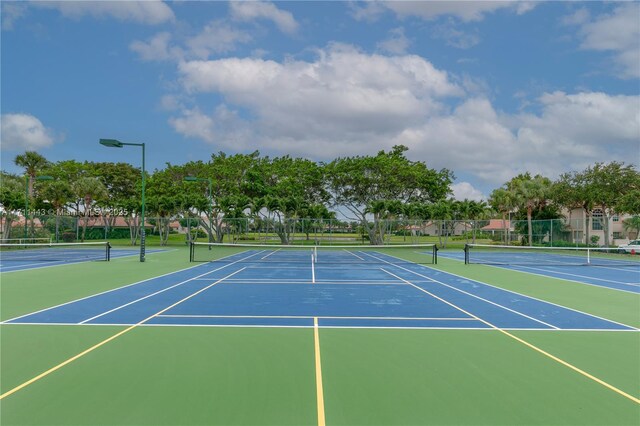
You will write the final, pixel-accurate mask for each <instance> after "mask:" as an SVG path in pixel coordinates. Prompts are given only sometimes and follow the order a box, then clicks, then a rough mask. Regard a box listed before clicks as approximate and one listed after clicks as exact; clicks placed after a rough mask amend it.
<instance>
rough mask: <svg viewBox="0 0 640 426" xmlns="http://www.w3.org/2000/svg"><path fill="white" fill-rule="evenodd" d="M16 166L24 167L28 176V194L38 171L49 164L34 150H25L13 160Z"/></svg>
mask: <svg viewBox="0 0 640 426" xmlns="http://www.w3.org/2000/svg"><path fill="white" fill-rule="evenodd" d="M13 162H14V163H15V165H16V166H20V167H24V171H25V174H26V175H27V176H29V194H33V182H34V180H35V179H34V178H35V177H36V175H37V174H38V172H39V171H40V170H42V169H44V168H45V167H47V166H48V165H49V161H48V160H47V159H46V158H44V157H43V156H42V155H40V154H38V153H37V152H35V151H26V152H25V153H24V154H20V155H18V156H16V158H15V159H14V160H13Z"/></svg>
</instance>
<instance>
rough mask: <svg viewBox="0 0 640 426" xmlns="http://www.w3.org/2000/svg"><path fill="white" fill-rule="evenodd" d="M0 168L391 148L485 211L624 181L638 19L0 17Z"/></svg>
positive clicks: (74, 6)
mask: <svg viewBox="0 0 640 426" xmlns="http://www.w3.org/2000/svg"><path fill="white" fill-rule="evenodd" d="M0 6H1V8H2V9H1V25H2V31H1V74H0V78H1V82H0V83H1V89H2V90H1V98H0V109H1V114H2V126H1V136H0V137H1V139H0V141H1V144H0V146H1V150H0V163H1V167H2V169H3V170H4V171H7V172H11V173H22V170H21V169H20V168H18V167H17V166H15V165H14V163H13V160H14V158H15V156H16V155H18V154H21V153H24V152H25V151H27V150H33V151H37V152H39V153H40V154H42V155H43V156H45V157H46V158H47V159H48V160H51V161H60V160H68V159H75V160H78V161H85V160H86V161H113V162H130V163H131V164H133V165H135V166H137V167H139V166H140V160H141V155H140V151H139V149H138V148H136V147H125V148H124V149H110V148H107V147H104V146H102V145H99V144H98V140H99V139H100V138H113V139H118V140H120V141H123V142H130V143H142V142H144V143H145V146H146V163H147V164H146V168H147V170H150V171H152V170H153V169H155V168H163V167H165V165H166V164H167V163H171V164H183V163H185V162H187V161H191V160H203V161H207V160H208V159H209V158H210V156H211V154H212V153H217V152H220V151H223V152H226V153H228V154H235V153H250V152H253V151H255V150H259V151H260V153H261V154H263V155H268V156H272V157H273V156H282V155H291V156H294V157H304V158H308V159H311V160H314V161H319V162H322V161H331V160H333V159H335V158H338V157H345V156H355V155H375V154H376V153H377V152H378V151H380V150H390V149H391V148H392V147H393V146H394V145H405V146H407V147H408V148H409V150H408V151H407V152H406V155H407V157H408V158H409V159H411V160H413V161H423V162H425V163H426V164H427V166H428V167H430V168H434V169H437V170H440V169H442V168H446V169H449V170H451V171H452V172H453V174H454V175H455V182H454V184H453V187H452V189H453V193H454V196H455V198H457V199H460V200H462V199H465V198H467V199H470V200H483V199H484V200H486V199H487V198H488V197H489V195H490V194H491V191H493V190H494V189H496V188H498V187H500V186H501V185H503V184H504V183H505V182H507V181H508V180H510V179H511V178H513V177H514V176H516V175H517V174H519V173H524V172H530V173H532V174H542V175H544V176H547V177H549V178H551V179H555V178H557V177H558V176H559V175H560V174H562V173H565V172H571V171H581V170H584V169H585V168H586V167H588V166H590V165H592V164H594V163H596V162H610V161H620V162H624V163H625V164H632V165H635V166H636V167H638V164H640V2H595V1H589V2H578V1H576V2H528V1H520V2H504V1H500V2H494V1H476V2H465V1H448V2H437V1H434V2H420V1H412V2H399V1H398V2H377V1H370V2H347V1H344V2H342V1H332V2H309V1H288V2H266V1H260V2H258V1H256V2H244V1H243V2H239V1H237V2H206V1H201V2H190V1H178V2H160V1H144V2H128V1H117V2H115V1H112V2H108V1H97V2H83V1H74V2H70V1H68V2H58V1H47V2H11V1H2V3H1V4H0Z"/></svg>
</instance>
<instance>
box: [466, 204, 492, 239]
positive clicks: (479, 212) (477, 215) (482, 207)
mask: <svg viewBox="0 0 640 426" xmlns="http://www.w3.org/2000/svg"><path fill="white" fill-rule="evenodd" d="M467 214H468V217H469V219H471V220H472V227H473V228H472V229H473V241H472V242H473V244H475V243H476V229H477V228H478V227H477V226H476V221H477V220H478V219H484V218H485V217H486V215H487V203H485V202H484V201H474V200H471V201H469V203H468V207H467Z"/></svg>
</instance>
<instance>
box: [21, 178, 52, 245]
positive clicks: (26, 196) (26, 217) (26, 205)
mask: <svg viewBox="0 0 640 426" xmlns="http://www.w3.org/2000/svg"><path fill="white" fill-rule="evenodd" d="M29 177H30V176H29V175H24V238H25V240H26V239H27V238H29V226H28V225H27V222H29ZM34 179H35V180H53V177H51V176H46V175H44V176H34Z"/></svg>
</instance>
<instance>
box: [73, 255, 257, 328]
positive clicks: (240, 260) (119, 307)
mask: <svg viewBox="0 0 640 426" xmlns="http://www.w3.org/2000/svg"><path fill="white" fill-rule="evenodd" d="M256 255H257V253H256V254H252V255H250V256H248V257H245V258H243V259H238V260H236V261H235V262H230V263H227V264H226V265H224V266H221V267H220V268H217V269H214V270H213V271H207V272H205V273H204V274H200V275H197V276H196V277H193V278H189V279H188V280H184V281H182V282H179V283H177V284H174V285H172V286H170V287H167V288H164V289H162V290H158V291H156V292H155V293H151V294H147V295H146V296H143V297H140V298H138V299H135V300H132V301H131V302H128V303H125V304H123V305H120V306H118V307H115V308H113V309H110V310H108V311H105V312H103V313H101V314H98V315H95V316H92V317H91V318H87V319H86V320H84V321H80V322H79V323H78V324H85V323H87V322H89V321H93V320H94V319H96V318H100V317H102V316H104V315H108V314H110V313H112V312H115V311H118V310H120V309H122V308H126V307H127V306H129V305H133V304H134V303H138V302H140V301H141V300H145V299H148V298H150V297H153V296H155V295H158V294H160V293H164V292H165V291H168V290H171V289H173V288H175V287H178V286H181V285H183V284H186V283H188V282H190V281H193V280H194V278H200V277H202V276H204V275H209V274H210V273H212V272H217V271H219V270H221V269H224V268H226V267H227V266H231V265H234V264H236V263H238V262H242V261H243V260H245V259H248V258H249V257H252V256H256ZM244 269H245V268H242V270H244ZM238 272H239V271H238ZM234 274H235V273H234ZM209 281H216V279H215V278H212V279H210V280H209Z"/></svg>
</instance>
